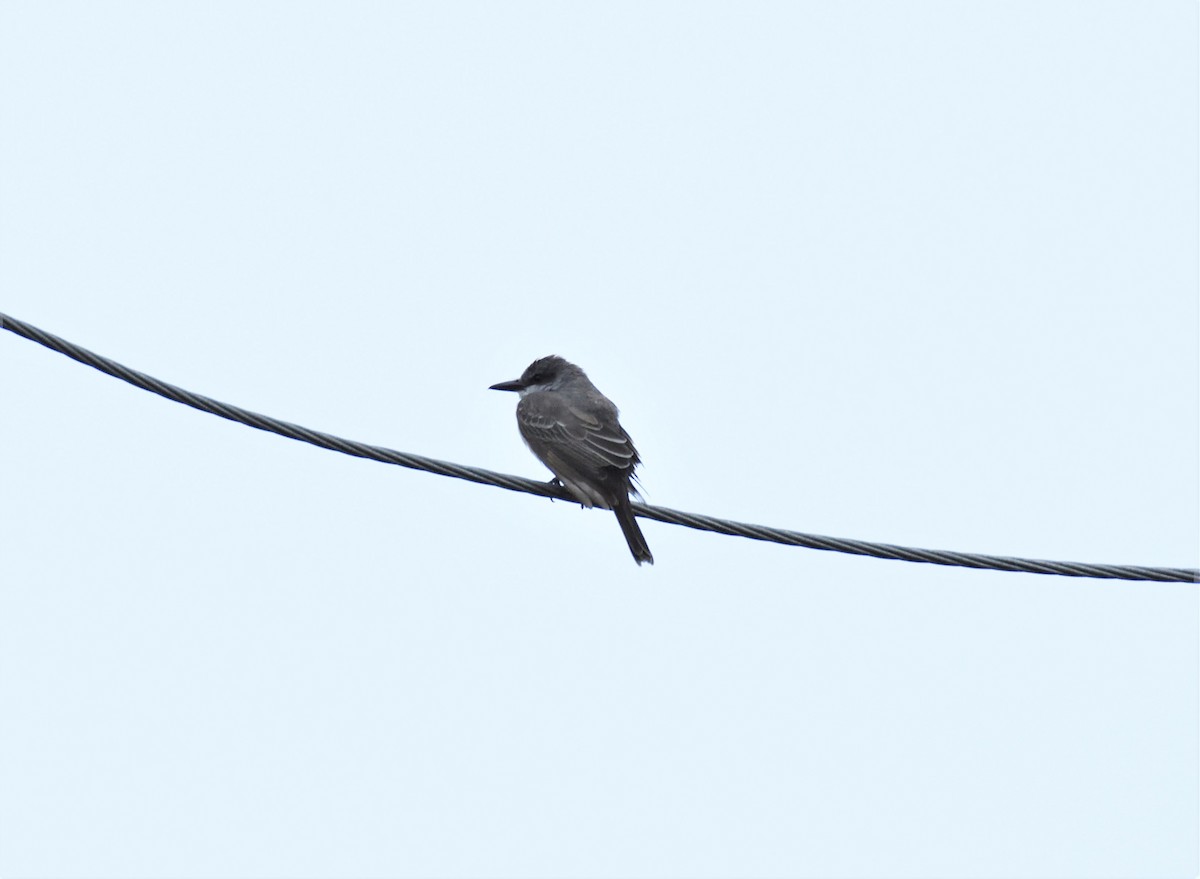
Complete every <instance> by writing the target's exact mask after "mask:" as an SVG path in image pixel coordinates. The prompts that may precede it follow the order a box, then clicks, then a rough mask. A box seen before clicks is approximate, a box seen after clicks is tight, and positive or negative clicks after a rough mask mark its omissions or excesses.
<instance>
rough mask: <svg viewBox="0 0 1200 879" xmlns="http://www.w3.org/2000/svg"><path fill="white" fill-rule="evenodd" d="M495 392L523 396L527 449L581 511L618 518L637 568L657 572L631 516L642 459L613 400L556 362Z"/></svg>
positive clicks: (521, 424)
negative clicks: (604, 512)
mask: <svg viewBox="0 0 1200 879" xmlns="http://www.w3.org/2000/svg"><path fill="white" fill-rule="evenodd" d="M490 390H493V391H516V392H517V393H518V394H520V395H521V400H520V402H518V403H517V427H518V428H520V430H521V437H522V439H524V440H525V445H527V446H529V450H530V451H531V452H533V453H534V454H535V455H537V457H538V460H539V461H541V462H542V463H543V464H545V465H546V466H547V467H549V468H550V470H551V472H552V473H554V476H555V480H556V481H557V482H559V483H561V484H562V485H564V486H565V487H566V489H567V491H569V492H570V493H571V494H572V496H574V498H575V499H576V500H577V501H579V503H581V504H583V505H584V506H585V507H600V508H602V509H605V510H612V511H613V512H614V513H616V514H617V522H618V523H620V525H621V531H622V532H623V533H624V535H625V542H626V543H628V544H629V551H630V552H631V553H633V558H634V560H635V561H636V562H637V563H638V564H639V565H640V564H641V563H642V562H649V563H650V564H654V556H652V555H651V554H650V547H649V546H647V544H646V538H645V537H643V536H642V529H640V528H638V524H637V519H635V518H634V517H633V511H632V510H630V508H629V495H630V494H631V493H632V494H634V495H636V494H637V489H635V488H634V486H633V479H634V472H633V471H634V469H635V468H636V467H637V465H638V464H640V463H641V458H639V457H638V453H637V449H635V448H634V447H633V440H631V439H630V438H629V434H627V433H626V432H625V430H624V428H622V427H621V424H620V422H619V421H618V420H617V414H618V413H617V407H616V406H614V405H613V403H612V400H610V399H608V397H606V396H604V395H603V394H602V393H600V392H599V391H598V390H596V386H595V385H593V384H592V383H591V381H589V380H588V377H587V374H586V373H584V371H583V370H582V369H580V368H579V367H578V366H576V365H575V364H574V363H568V362H567V361H565V360H563V359H562V358H561V357H556V356H553V355H551V356H550V357H543V358H542V359H541V360H535V361H533V363H531V364H529V367H528V368H527V369H526V370H525V372H523V373H522V374H521V377H520V378H519V379H517V380H516V381H511V382H500V384H498V385H492V386H491V388H490Z"/></svg>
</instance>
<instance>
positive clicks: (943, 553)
mask: <svg viewBox="0 0 1200 879" xmlns="http://www.w3.org/2000/svg"><path fill="white" fill-rule="evenodd" d="M0 328H3V329H6V330H8V331H9V332H11V333H15V334H16V335H18V336H22V337H24V338H26V339H29V340H30V341H33V342H37V343H38V344H39V345H44V346H45V347H47V348H50V349H51V350H53V351H57V352H59V353H60V354H64V355H66V356H67V357H70V358H71V359H72V360H76V361H78V362H79V363H83V364H86V365H87V366H90V367H92V368H93V369H98V370H100V371H101V372H103V373H107V374H108V375H111V376H113V377H114V378H119V379H121V381H124V382H128V383H129V384H131V385H133V386H135V387H138V388H141V389H142V390H146V391H150V392H151V393H154V394H158V395H159V396H161V397H166V398H167V399H168V400H174V401H175V402H176V403H182V404H184V405H185V406H191V407H192V408H193V409H199V410H200V411H202V412H209V413H211V414H213V415H218V416H220V417H221V418H226V419H228V420H230V421H236V422H238V423H239V424H245V425H247V426H248V427H253V428H256V429H257V430H264V431H267V432H269V433H275V434H279V435H280V436H285V437H288V438H290V439H294V440H299V441H300V442H305V443H310V444H312V445H314V446H319V447H320V448H323V449H329V450H331V451H334V452H341V453H342V454H344V455H353V456H355V457H358V458H368V459H370V460H372V461H381V462H383V463H385V464H395V465H397V466H400V467H408V468H410V469H412V470H424V471H425V472H427V473H436V474H438V475H440V476H451V477H454V478H455V479H465V480H467V481H468V482H477V483H479V484H480V485H492V486H496V487H497V488H506V489H508V490H509V491H520V492H525V493H527V494H533V495H540V496H542V497H549V498H558V499H561V500H567V501H570V500H572V499H571V497H570V496H569V495H568V494H567V493H566V492H565V491H564V490H563V489H561V488H560V487H558V486H557V485H554V484H552V483H549V482H537V481H536V480H532V479H524V478H522V477H520V476H510V475H508V474H506V473H496V472H494V471H491V470H484V469H482V468H479V467H469V466H466V465H464V464H454V463H451V462H449V461H439V460H437V459H435V458H426V457H424V456H422V455H413V454H410V453H408V452H398V451H396V450H395V449H389V448H385V447H383V446H373V445H368V444H367V443H360V442H356V441H355V440H349V439H345V438H343V437H339V436H334V435H333V434H329V433H323V432H321V431H319V430H312V429H311V428H307V427H303V426H301V425H299V424H291V423H289V422H287V421H280V420H279V419H277V418H271V417H270V416H268V415H260V414H259V413H257V412H251V411H249V410H248V409H242V408H240V407H238V406H232V405H230V404H228V403H222V402H221V401H220V400H214V399H212V398H211V397H205V396H203V395H201V394H194V393H192V392H191V391H188V390H185V389H183V388H180V387H176V386H175V385H172V384H168V383H167V382H164V381H161V380H160V379H157V378H154V377H153V376H150V375H146V374H145V373H142V372H138V371H137V370H135V369H130V368H129V367H127V366H124V365H122V364H120V363H117V362H116V361H115V360H109V359H108V358H107V357H102V356H100V355H99V354H95V353H93V352H91V351H88V350H87V349H86V348H81V347H79V346H78V345H75V344H73V343H71V342H68V341H67V340H65V339H60V338H59V337H58V336H55V335H52V334H51V333H47V332H46V331H45V330H41V329H38V328H37V327H35V326H33V325H31V324H27V323H25V322H24V321H19V320H17V319H16V318H12V317H9V316H8V315H5V314H2V313H0ZM633 512H634V514H635V515H637V516H641V517H643V518H646V519H654V520H655V521H658V522H667V523H669V524H671V525H682V526H684V527H685V528H694V529H696V530H698V531H712V532H715V533H717V534H728V535H731V536H735V537H747V538H750V539H751V540H764V541H769V542H771V543H781V544H785V545H787V546H803V547H807V548H809V549H822V550H829V551H832V552H842V553H849V554H851V555H864V556H871V557H873V558H880V559H895V560H899V561H907V562H924V563H927V564H933V565H950V566H955V567H962V568H984V569H989V570H995V571H1018V572H1023V573H1027V574H1056V575H1059V576H1063V577H1093V578H1099V579H1107V580H1151V581H1159V582H1182V583H1189V582H1196V581H1198V580H1200V570H1197V569H1195V568H1161V567H1145V566H1140V565H1105V564H1091V563H1086V562H1057V561H1044V560H1040V559H1025V558H1011V557H1006V556H993V555H981V554H979V553H967V552H951V551H948V550H937V549H918V548H915V547H909V546H895V545H893V544H888V543H871V542H869V541H866V540H852V539H847V538H841V537H825V536H822V535H820V534H806V533H803V532H800V531H788V530H786V529H783V528H771V527H768V526H765V525H749V524H746V523H743V522H733V521H730V520H728V519H718V518H716V517H714V516H705V515H701V514H698V513H685V512H681V511H679V510H671V509H667V508H666V507H655V506H650V505H648V504H639V503H635V504H633Z"/></svg>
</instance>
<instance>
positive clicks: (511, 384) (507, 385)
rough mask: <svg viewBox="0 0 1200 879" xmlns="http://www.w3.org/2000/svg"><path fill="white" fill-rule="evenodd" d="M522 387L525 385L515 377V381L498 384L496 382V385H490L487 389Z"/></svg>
mask: <svg viewBox="0 0 1200 879" xmlns="http://www.w3.org/2000/svg"><path fill="white" fill-rule="evenodd" d="M524 387H525V385H523V384H521V380H520V379H517V380H516V381H511V382H500V384H498V385H492V386H491V387H490V388H488V390H489V391H519V390H522V389H523V388H524Z"/></svg>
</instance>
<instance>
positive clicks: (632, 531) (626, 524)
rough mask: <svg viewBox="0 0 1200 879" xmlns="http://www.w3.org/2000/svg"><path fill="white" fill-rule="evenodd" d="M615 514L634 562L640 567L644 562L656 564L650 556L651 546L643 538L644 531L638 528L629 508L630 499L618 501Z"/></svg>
mask: <svg viewBox="0 0 1200 879" xmlns="http://www.w3.org/2000/svg"><path fill="white" fill-rule="evenodd" d="M613 512H614V513H616V514H617V522H618V523H620V525H621V533H622V534H624V535H625V542H626V543H628V544H629V551H630V552H631V553H633V560H634V561H635V562H637V563H638V564H639V565H640V564H642V562H649V563H650V564H654V556H653V555H651V554H650V545H649V544H648V543H646V538H645V537H643V536H642V529H641V528H639V527H638V523H637V519H635V518H634V516H633V510H631V509H630V508H629V497H628V496H626V497H623V498H621V500H619V501H617V503H616V504H614V505H613Z"/></svg>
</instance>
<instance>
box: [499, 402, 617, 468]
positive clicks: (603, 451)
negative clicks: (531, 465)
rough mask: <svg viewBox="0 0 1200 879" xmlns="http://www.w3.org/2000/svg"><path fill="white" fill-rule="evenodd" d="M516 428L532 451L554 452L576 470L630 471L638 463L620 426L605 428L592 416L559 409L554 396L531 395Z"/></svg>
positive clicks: (522, 406) (565, 407)
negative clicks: (610, 469)
mask: <svg viewBox="0 0 1200 879" xmlns="http://www.w3.org/2000/svg"><path fill="white" fill-rule="evenodd" d="M535 398H536V399H535ZM613 421H616V419H615V417H614V418H613ZM517 424H518V426H519V427H520V429H521V435H522V436H524V437H525V440H526V442H528V443H530V445H531V446H532V447H534V448H536V447H538V446H542V447H543V448H545V447H549V448H552V449H553V450H554V453H555V456H556V457H559V458H561V459H562V460H564V461H566V462H568V463H573V464H575V465H576V467H577V468H586V469H589V470H590V469H593V468H595V467H601V466H608V467H614V468H616V469H618V470H627V469H629V468H631V467H632V466H633V465H635V464H637V463H638V456H637V450H636V449H634V447H633V442H632V441H631V440H630V439H629V435H628V434H627V433H625V431H624V430H623V429H622V428H621V427H620V425H617V426H616V427H615V428H614V427H612V426H609V427H605V426H603V425H602V424H601V422H600V419H598V418H596V417H595V416H593V415H591V414H590V413H587V412H584V411H582V410H580V409H578V408H576V407H574V406H568V405H559V404H558V401H557V399H556V398H555V395H551V394H531V395H530V396H529V397H526V398H525V399H523V400H521V402H520V404H518V405H517Z"/></svg>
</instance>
